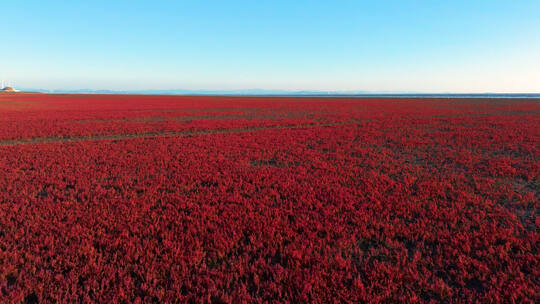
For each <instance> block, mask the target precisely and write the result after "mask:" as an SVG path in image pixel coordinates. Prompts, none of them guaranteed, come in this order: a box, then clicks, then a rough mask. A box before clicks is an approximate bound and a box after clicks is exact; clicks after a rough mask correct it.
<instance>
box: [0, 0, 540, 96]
mask: <svg viewBox="0 0 540 304" xmlns="http://www.w3.org/2000/svg"><path fill="white" fill-rule="evenodd" d="M78 2H80V3H75V1H32V0H25V1H4V0H0V4H1V7H2V10H3V12H2V13H1V17H0V28H1V29H2V31H3V33H4V35H3V37H4V38H3V39H2V41H1V42H0V58H2V64H1V65H0V77H1V78H3V79H9V80H11V81H12V83H13V84H14V85H16V86H18V87H26V88H44V89H79V88H90V89H118V90H133V89H179V88H182V89H211V90H213V89H250V88H263V89H286V90H364V91H374V92H380V91H392V92H406V91H421V92H540V1H537V0H536V1H528V0H522V1H497V0H491V1H458V0H455V1H359V0H357V1H260V0H259V1H248V0H245V1H78Z"/></svg>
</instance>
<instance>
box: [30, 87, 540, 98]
mask: <svg viewBox="0 0 540 304" xmlns="http://www.w3.org/2000/svg"><path fill="white" fill-rule="evenodd" d="M21 91H22V92H41V93H60V94H140V95H200V96H266V97H271V96H275V97H302V96H303V97H372V98H381V97H383V98H384V97H392V98H540V93H468V94H463V93H373V92H365V91H364V92H362V91H343V92H340V91H285V90H264V89H251V90H182V89H178V90H176V89H172V90H125V91H121V90H118V91H117V90H91V89H81V90H44V89H21Z"/></svg>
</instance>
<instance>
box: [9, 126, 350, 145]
mask: <svg viewBox="0 0 540 304" xmlns="http://www.w3.org/2000/svg"><path fill="white" fill-rule="evenodd" d="M355 123H358V122H337V123H319V124H299V125H286V126H268V127H255V128H235V129H217V130H193V131H186V130H182V131H176V132H152V133H139V134H115V135H95V136H77V137H65V138H62V137H41V138H28V139H16V140H0V146H18V145H32V144H41V143H65V142H79V141H92V140H123V139H130V138H141V137H149V138H151V137H169V136H182V135H202V134H218V133H238V132H252V131H260V130H272V129H298V128H310V127H329V126H337V125H350V124H355Z"/></svg>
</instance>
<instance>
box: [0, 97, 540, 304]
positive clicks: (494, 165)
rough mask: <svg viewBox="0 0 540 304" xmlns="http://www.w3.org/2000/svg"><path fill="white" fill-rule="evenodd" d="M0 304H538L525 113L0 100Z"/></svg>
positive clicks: (428, 106)
mask: <svg viewBox="0 0 540 304" xmlns="http://www.w3.org/2000/svg"><path fill="white" fill-rule="evenodd" d="M0 113H1V115H0V302H2V303H49V302H59V303H73V302H84V303H88V302H97V303H126V302H134V303H152V302H155V303H164V302H165V303H169V302H182V303H183V302H187V303H201V302H203V303H253V302H254V303H262V302H288V303H300V302H311V303H361V302H375V303H378V302H384V303H388V302H441V303H445V302H446V303H448V302H456V303H468V302H495V303H535V302H536V303H538V301H539V299H540V292H539V288H538V278H539V277H540V265H539V252H538V244H539V241H540V240H539V233H538V229H539V225H540V220H539V216H538V210H539V207H540V206H539V198H540V178H539V174H540V162H539V157H540V102H539V101H537V100H526V99H524V100H506V99H489V100H481V99H474V100H470V99H354V98H253V97H243V98H240V97H178V96H115V95H49V94H35V95H32V94H20V95H6V96H2V97H1V98H0Z"/></svg>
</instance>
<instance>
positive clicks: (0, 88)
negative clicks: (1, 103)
mask: <svg viewBox="0 0 540 304" xmlns="http://www.w3.org/2000/svg"><path fill="white" fill-rule="evenodd" d="M4 84H5V86H4ZM0 91H2V92H19V90H15V89H14V88H13V86H12V85H11V83H10V82H4V80H2V85H1V86H0Z"/></svg>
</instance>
